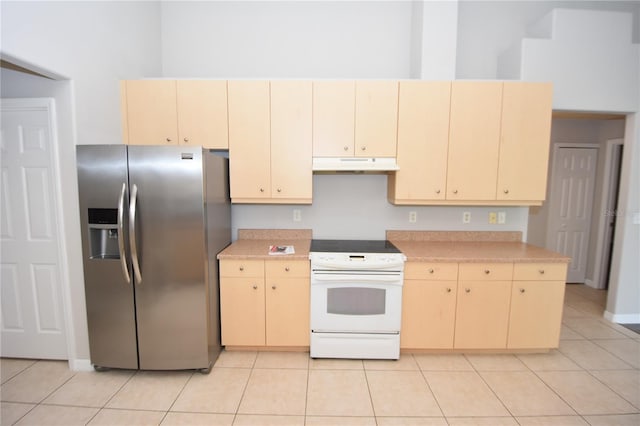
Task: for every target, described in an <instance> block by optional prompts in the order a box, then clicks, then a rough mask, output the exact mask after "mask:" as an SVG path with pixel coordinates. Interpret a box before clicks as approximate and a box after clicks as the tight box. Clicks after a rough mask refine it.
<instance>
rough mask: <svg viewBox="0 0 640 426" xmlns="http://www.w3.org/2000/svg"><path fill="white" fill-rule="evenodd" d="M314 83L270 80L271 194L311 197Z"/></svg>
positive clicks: (301, 198) (284, 197) (298, 198)
mask: <svg viewBox="0 0 640 426" xmlns="http://www.w3.org/2000/svg"><path fill="white" fill-rule="evenodd" d="M311 103H312V101H311V82H309V81H272V82H271V197H272V198H274V199H281V201H286V200H289V201H293V202H307V203H311V198H312V177H313V171H312V169H311V160H312V158H311V155H312V154H311V149H312V148H311V147H312V143H311V133H312V129H311Z"/></svg>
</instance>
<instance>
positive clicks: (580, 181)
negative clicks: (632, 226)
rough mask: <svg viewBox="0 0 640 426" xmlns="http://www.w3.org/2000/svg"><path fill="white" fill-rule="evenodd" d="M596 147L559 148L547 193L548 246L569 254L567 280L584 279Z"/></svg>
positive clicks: (578, 281)
mask: <svg viewBox="0 0 640 426" xmlns="http://www.w3.org/2000/svg"><path fill="white" fill-rule="evenodd" d="M597 154H598V150H597V149H596V148H558V150H557V151H556V156H555V159H554V163H553V174H552V183H551V194H550V197H549V209H550V212H549V226H548V228H547V232H548V233H547V247H548V248H549V249H551V250H555V251H557V252H560V253H562V254H565V255H567V256H570V257H571V263H570V264H569V271H568V275H567V282H570V283H584V281H585V275H586V272H587V265H586V259H587V251H588V247H589V230H590V228H591V209H592V205H593V190H594V181H595V176H596V163H597V161H596V160H597Z"/></svg>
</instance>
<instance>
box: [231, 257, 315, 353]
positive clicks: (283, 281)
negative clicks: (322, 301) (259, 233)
mask: <svg viewBox="0 0 640 426" xmlns="http://www.w3.org/2000/svg"><path fill="white" fill-rule="evenodd" d="M309 285H310V283H309V262H308V261H304V260H296V261H292V260H277V261H263V260H242V261H240V260H222V261H220V316H221V324H222V344H223V345H225V346H265V345H266V346H308V345H309V292H310V287H309Z"/></svg>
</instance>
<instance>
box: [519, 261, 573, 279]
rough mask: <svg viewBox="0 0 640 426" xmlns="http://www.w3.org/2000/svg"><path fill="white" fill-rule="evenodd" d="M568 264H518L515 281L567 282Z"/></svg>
mask: <svg viewBox="0 0 640 426" xmlns="http://www.w3.org/2000/svg"><path fill="white" fill-rule="evenodd" d="M567 266H568V265H567V264H566V263H516V264H515V265H514V266H513V280H514V281H566V279H567Z"/></svg>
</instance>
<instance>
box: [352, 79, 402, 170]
mask: <svg viewBox="0 0 640 426" xmlns="http://www.w3.org/2000/svg"><path fill="white" fill-rule="evenodd" d="M397 131H398V82H397V81H387V80H384V81H368V80H362V81H356V118H355V156H356V157H395V156H396V144H397V142H396V141H397Z"/></svg>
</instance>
